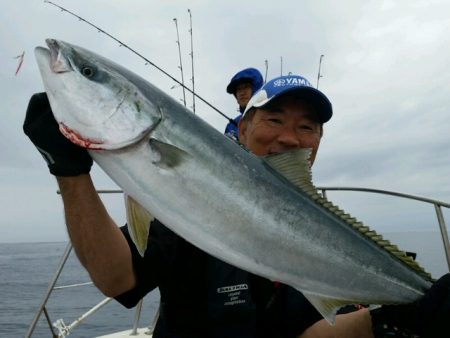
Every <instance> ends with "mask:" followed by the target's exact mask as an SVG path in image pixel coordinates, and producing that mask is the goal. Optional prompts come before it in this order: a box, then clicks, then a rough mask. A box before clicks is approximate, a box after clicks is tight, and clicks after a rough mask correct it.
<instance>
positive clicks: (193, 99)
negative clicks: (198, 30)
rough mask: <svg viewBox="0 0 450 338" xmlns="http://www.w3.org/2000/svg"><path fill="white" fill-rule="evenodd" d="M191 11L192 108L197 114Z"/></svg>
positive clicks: (190, 16)
mask: <svg viewBox="0 0 450 338" xmlns="http://www.w3.org/2000/svg"><path fill="white" fill-rule="evenodd" d="M187 11H188V13H189V22H190V28H189V33H190V34H191V53H190V55H191V74H192V77H191V81H192V110H193V112H194V114H195V94H194V93H195V81H194V39H193V37H192V13H191V10H190V9H188V10H187Z"/></svg>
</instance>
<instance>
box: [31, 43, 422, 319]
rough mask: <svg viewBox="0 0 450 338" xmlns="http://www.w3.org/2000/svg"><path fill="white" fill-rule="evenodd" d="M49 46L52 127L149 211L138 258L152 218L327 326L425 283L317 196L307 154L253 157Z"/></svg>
mask: <svg viewBox="0 0 450 338" xmlns="http://www.w3.org/2000/svg"><path fill="white" fill-rule="evenodd" d="M47 45H48V47H49V49H47V48H42V47H37V48H36V50H35V53H36V58H37V61H38V64H39V68H40V71H41V75H42V79H43V82H44V86H45V89H46V91H47V94H48V97H49V100H50V104H51V106H52V110H53V112H54V115H55V118H56V120H57V121H58V123H59V125H60V130H61V131H62V133H63V134H64V135H65V136H67V137H68V138H69V139H71V140H72V141H73V142H75V143H77V144H79V145H82V146H84V147H86V148H87V149H88V150H89V153H90V154H91V156H92V157H93V158H94V160H95V162H96V163H97V164H98V165H99V166H100V167H101V168H102V169H103V170H104V171H105V172H106V173H107V174H108V175H109V176H110V177H111V178H112V179H113V180H114V181H115V182H116V183H117V184H118V185H119V186H120V187H121V188H122V189H123V190H124V191H125V193H126V194H127V195H129V196H130V197H131V198H130V199H129V202H130V208H129V210H140V211H142V208H141V207H140V206H142V207H143V209H145V210H146V211H147V212H148V213H149V214H147V212H143V213H142V214H141V215H144V216H145V217H144V218H146V220H145V221H144V222H142V218H140V217H130V218H129V223H130V226H133V228H132V232H133V233H134V236H135V242H136V244H137V247H138V248H139V249H140V251H141V252H143V251H144V250H145V245H146V238H147V237H146V236H147V231H148V230H147V228H148V225H147V224H148V219H149V218H151V217H156V218H157V219H159V220H160V221H161V222H162V223H164V224H165V225H166V226H167V227H169V228H170V229H172V230H173V231H174V232H176V233H178V234H179V235H181V236H182V237H184V238H185V239H186V240H188V241H190V242H191V243H193V244H194V245H196V246H198V247H199V248H201V249H203V250H204V251H206V252H208V253H210V254H211V255H214V256H216V257H218V258H220V259H222V260H224V261H226V262H228V263H231V264H233V265H235V266H238V267H240V268H242V269H244V270H247V271H250V272H252V273H255V274H258V275H260V276H264V277H266V278H268V279H271V280H276V281H280V282H283V283H286V284H288V285H291V286H292V287H294V288H296V289H298V290H300V291H301V292H302V293H303V294H304V295H305V296H306V297H307V298H308V299H309V300H310V302H311V303H312V304H313V305H314V306H315V307H316V308H317V309H318V310H319V311H320V312H321V314H322V315H323V316H324V317H325V318H326V319H327V320H328V321H329V322H333V321H334V318H335V312H336V310H337V309H338V308H339V307H340V306H342V305H345V304H351V303H366V304H396V303H406V302H411V301H414V300H416V299H417V298H418V297H420V296H421V295H423V293H424V291H425V290H426V289H428V288H429V287H430V285H431V283H430V280H431V277H430V276H429V275H428V274H427V273H426V272H425V271H424V270H423V269H422V268H420V267H419V266H418V265H417V264H416V263H415V262H414V261H413V260H412V259H410V258H408V257H406V256H405V255H404V253H403V252H401V251H400V250H398V249H397V248H396V247H395V246H393V245H391V244H390V243H389V242H388V241H385V240H383V239H382V238H381V236H379V235H377V234H376V233H375V232H374V231H370V230H369V229H368V228H367V227H365V226H363V225H362V224H361V223H360V222H358V221H357V220H355V219H354V218H352V217H350V216H349V215H348V214H345V213H344V212H343V211H341V210H340V209H339V208H337V207H335V206H333V204H332V203H331V202H328V201H326V200H325V199H324V198H322V197H321V196H320V195H319V194H318V193H317V192H316V190H315V188H314V187H313V185H312V183H311V178H310V173H309V167H308V163H307V158H308V156H309V153H308V151H296V152H292V153H286V154H282V155H275V156H271V157H268V158H258V157H256V156H254V155H253V154H251V153H249V152H248V151H246V150H245V149H243V148H241V147H240V146H239V145H237V144H236V143H234V142H233V141H232V140H230V139H228V138H227V137H225V136H223V135H222V134H221V133H220V132H218V131H217V130H215V129H214V128H212V127H211V126H210V125H208V124H207V123H206V122H204V121H203V120H202V119H200V118H199V117H198V116H196V115H194V114H192V113H191V112H190V111H189V110H187V109H186V108H185V107H183V106H182V105H181V104H179V103H178V102H176V101H175V100H174V99H172V98H171V97H170V96H168V95H167V94H165V93H163V92H162V91H161V90H159V89H157V88H155V87H154V86H153V85H151V84H150V83H148V82H147V81H145V80H144V79H142V78H141V77H139V76H138V75H136V74H134V73H132V72H130V71H129V70H127V69H125V68H123V67H121V66H120V65H117V64H115V63H113V62H111V61H109V60H107V59H105V58H103V57H101V56H99V55H96V54H94V53H92V52H90V51H88V50H85V49H83V48H80V47H77V46H74V45H71V44H68V43H65V42H62V41H57V40H52V39H48V40H47ZM130 215H136V212H133V211H131V212H130ZM139 224H141V225H142V224H144V225H143V226H141V228H139ZM139 229H141V230H139Z"/></svg>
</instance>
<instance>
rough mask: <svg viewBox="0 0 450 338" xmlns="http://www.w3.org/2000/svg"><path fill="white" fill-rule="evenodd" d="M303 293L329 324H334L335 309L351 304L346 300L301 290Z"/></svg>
mask: <svg viewBox="0 0 450 338" xmlns="http://www.w3.org/2000/svg"><path fill="white" fill-rule="evenodd" d="M303 295H304V296H305V297H306V299H308V301H309V302H310V303H311V304H312V305H313V306H314V307H315V308H316V310H317V311H318V312H319V313H320V314H321V315H322V316H323V318H324V319H325V320H326V321H327V322H328V323H329V324H330V325H334V324H335V323H336V313H337V311H338V310H339V309H340V308H341V307H343V306H345V305H349V304H351V302H350V301H348V300H341V299H330V298H324V297H321V296H318V295H313V294H308V293H305V292H303Z"/></svg>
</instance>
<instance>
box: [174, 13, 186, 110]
mask: <svg viewBox="0 0 450 338" xmlns="http://www.w3.org/2000/svg"><path fill="white" fill-rule="evenodd" d="M173 22H175V28H176V30H177V41H176V43H177V45H178V55H179V58H180V65H179V66H178V68H180V72H181V83H182V87H183V103H184V106H185V107H186V91H185V89H184V88H185V86H184V74H183V62H182V61H181V46H180V34H179V33H178V22H177V18H173Z"/></svg>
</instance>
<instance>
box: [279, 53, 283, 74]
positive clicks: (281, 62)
mask: <svg viewBox="0 0 450 338" xmlns="http://www.w3.org/2000/svg"><path fill="white" fill-rule="evenodd" d="M280 76H283V57H282V56H280Z"/></svg>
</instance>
